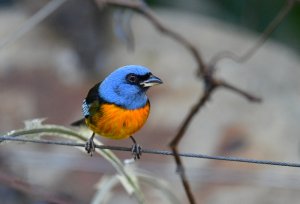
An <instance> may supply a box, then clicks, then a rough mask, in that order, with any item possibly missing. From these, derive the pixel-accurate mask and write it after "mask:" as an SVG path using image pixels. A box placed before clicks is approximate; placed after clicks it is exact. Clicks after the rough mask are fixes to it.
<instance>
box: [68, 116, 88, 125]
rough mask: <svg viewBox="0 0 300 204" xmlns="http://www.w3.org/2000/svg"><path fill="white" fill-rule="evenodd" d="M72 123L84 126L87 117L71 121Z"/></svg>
mask: <svg viewBox="0 0 300 204" xmlns="http://www.w3.org/2000/svg"><path fill="white" fill-rule="evenodd" d="M71 125H72V126H82V125H85V119H84V118H82V119H80V120H77V121H75V122H73V123H71Z"/></svg>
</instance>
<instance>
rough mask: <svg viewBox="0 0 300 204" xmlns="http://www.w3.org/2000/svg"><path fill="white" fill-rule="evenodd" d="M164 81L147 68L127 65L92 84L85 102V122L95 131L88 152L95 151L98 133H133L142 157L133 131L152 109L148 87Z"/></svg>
mask: <svg viewBox="0 0 300 204" xmlns="http://www.w3.org/2000/svg"><path fill="white" fill-rule="evenodd" d="M161 83H162V80H161V79H159V78H158V77H156V76H154V75H153V74H152V73H151V72H150V70H149V69H148V68H146V67H143V66H140V65H127V66H124V67H121V68H118V69H116V70H115V71H114V72H112V73H111V74H109V75H108V76H107V77H106V78H105V79H104V80H103V81H102V82H99V83H97V84H96V85H95V86H94V87H92V88H91V89H90V90H89V92H88V95H87V97H86V98H85V99H84V100H83V104H82V112H83V116H84V121H85V124H86V125H87V127H88V128H90V129H91V130H92V131H93V134H92V136H91V138H90V139H89V140H88V142H87V143H86V150H87V152H88V153H90V154H92V153H93V151H95V145H94V142H93V139H94V136H95V133H96V134H98V135H101V136H103V137H106V138H111V139H126V138H129V137H130V138H131V139H132V141H133V143H134V145H133V147H132V152H133V154H134V158H135V159H139V158H140V154H141V148H140V146H139V145H138V144H137V143H136V141H135V139H134V138H133V137H132V135H133V134H134V133H135V132H137V131H138V130H139V129H140V128H141V127H142V126H143V125H144V124H145V122H146V120H147V118H148V115H149V112H150V102H149V99H148V97H147V95H146V91H147V90H148V89H149V88H150V87H152V86H154V85H157V84H161ZM78 123H79V121H78V122H75V123H73V124H74V125H76V124H78Z"/></svg>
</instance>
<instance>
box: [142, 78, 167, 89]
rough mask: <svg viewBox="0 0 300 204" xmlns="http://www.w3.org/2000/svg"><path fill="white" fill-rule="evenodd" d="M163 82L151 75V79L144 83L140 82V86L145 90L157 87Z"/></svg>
mask: <svg viewBox="0 0 300 204" xmlns="http://www.w3.org/2000/svg"><path fill="white" fill-rule="evenodd" d="M162 83H163V82H162V80H161V79H160V78H158V77H156V76H154V75H150V77H149V78H148V79H146V80H144V81H142V82H140V85H141V86H142V87H144V88H147V87H151V86H155V85H158V84H162Z"/></svg>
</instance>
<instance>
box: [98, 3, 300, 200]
mask: <svg viewBox="0 0 300 204" xmlns="http://www.w3.org/2000/svg"><path fill="white" fill-rule="evenodd" d="M95 1H96V3H97V4H98V6H100V7H102V6H103V5H110V6H116V7H122V8H127V9H131V10H134V11H136V12H138V13H139V14H141V15H142V16H144V17H145V18H147V19H148V20H149V21H150V22H151V23H152V24H153V25H154V27H155V28H156V29H157V30H158V31H160V32H161V33H162V34H165V35H167V36H169V37H170V38H173V39H174V40H175V41H177V42H178V43H180V44H182V45H183V46H184V47H185V48H186V49H187V50H188V51H189V52H190V53H191V54H192V56H193V57H194V59H195V61H196V63H197V66H198V69H197V70H198V76H199V77H200V78H201V79H202V80H203V82H204V85H205V86H204V94H203V95H202V96H201V97H200V98H199V99H198V101H197V103H196V104H195V105H194V106H193V107H192V108H191V109H190V111H189V113H188V114H187V116H186V117H185V119H184V120H183V122H182V124H181V126H180V128H179V130H178V132H177V134H176V135H175V137H174V139H173V140H172V141H171V142H170V144H169V145H170V148H171V150H172V151H173V153H174V159H175V162H176V165H177V171H178V173H179V175H180V178H181V181H182V184H183V186H184V189H185V192H186V194H187V197H188V199H189V202H190V203H192V204H193V203H196V201H195V198H194V196H193V193H192V191H191V188H190V184H189V182H188V179H187V176H186V174H185V170H184V166H183V163H182V161H181V157H180V156H179V155H178V145H179V143H180V141H181V139H182V138H183V136H184V134H185V132H186V130H187V128H188V127H189V125H190V123H191V121H192V120H193V118H194V116H195V115H196V114H197V113H198V112H199V110H200V109H201V108H203V107H204V105H205V104H206V102H207V101H209V99H210V97H211V95H212V94H213V93H214V91H215V90H217V88H220V87H223V88H226V89H228V90H230V91H234V92H235V93H237V94H239V95H241V96H243V97H245V98H246V99H248V100H249V101H250V102H260V101H261V99H260V98H259V97H257V96H254V95H252V94H249V93H248V92H246V91H244V90H241V89H240V88H238V87H235V86H233V85H232V84H231V83H228V82H226V81H224V80H220V79H217V78H216V77H215V72H214V71H215V65H216V64H217V62H218V61H220V60H221V59H223V58H231V59H233V60H235V61H238V62H244V61H246V60H248V59H249V58H251V57H252V56H253V55H254V54H255V53H256V52H257V50H258V49H259V48H260V47H261V46H262V45H263V44H264V43H265V41H266V40H267V39H268V38H269V37H270V35H271V34H272V33H273V31H274V30H275V29H276V28H277V27H278V26H279V24H280V23H281V22H282V21H283V20H284V18H285V17H286V16H287V15H288V13H289V12H290V10H291V9H292V8H293V6H294V5H295V1H296V0H287V4H286V5H285V6H284V7H283V8H282V9H281V10H280V12H279V13H278V15H277V16H276V17H275V18H274V20H273V21H272V22H271V23H270V25H269V26H268V27H267V28H266V30H265V31H264V32H263V33H262V35H261V37H260V38H259V39H258V40H257V41H256V42H255V43H254V45H253V46H252V47H251V48H250V49H248V50H247V51H246V52H245V54H243V55H241V56H238V55H236V54H234V53H233V52H230V51H225V52H220V53H218V54H216V55H215V56H214V57H213V58H212V59H211V60H210V61H209V63H205V62H204V61H203V59H202V56H201V54H200V51H199V50H198V49H197V48H196V47H195V46H194V45H193V43H192V42H190V41H189V40H187V39H186V38H184V37H183V36H182V35H181V34H179V33H177V32H175V31H174V30H172V29H170V28H168V27H166V26H165V25H164V24H163V23H161V21H160V20H159V19H158V17H157V16H156V15H155V13H154V12H153V11H152V10H151V9H150V8H149V7H148V6H147V5H146V4H145V3H144V2H143V1H130V0H95ZM297 2H299V0H297Z"/></svg>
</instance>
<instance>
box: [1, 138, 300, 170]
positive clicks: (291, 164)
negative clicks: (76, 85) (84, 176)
mask: <svg viewBox="0 0 300 204" xmlns="http://www.w3.org/2000/svg"><path fill="white" fill-rule="evenodd" d="M0 141H16V142H30V143H38V144H52V145H61V146H72V147H85V144H84V143H76V142H68V141H55V140H37V139H27V138H16V137H9V136H0ZM96 148H98V149H109V150H115V151H127V152H131V151H132V149H131V147H121V146H109V145H96ZM142 153H143V154H158V155H174V154H173V152H172V151H168V150H157V149H146V148H143V149H142ZM178 155H179V156H181V157H190V158H199V159H211V160H223V161H232V162H242V163H252V164H265V165H273V166H286V167H297V168H299V167H300V163H296V162H281V161H271V160H258V159H246V158H241V157H228V156H210V155H206V154H197V153H179V154H178Z"/></svg>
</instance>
